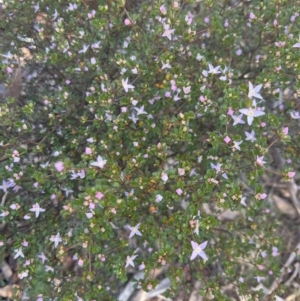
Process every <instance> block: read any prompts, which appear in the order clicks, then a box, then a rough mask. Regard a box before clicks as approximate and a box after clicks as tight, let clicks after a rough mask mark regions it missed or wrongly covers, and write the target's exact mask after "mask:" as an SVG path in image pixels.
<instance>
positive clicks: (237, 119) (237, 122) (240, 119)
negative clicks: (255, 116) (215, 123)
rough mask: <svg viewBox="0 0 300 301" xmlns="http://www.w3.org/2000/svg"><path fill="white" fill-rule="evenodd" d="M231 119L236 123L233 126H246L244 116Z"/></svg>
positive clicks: (233, 116)
mask: <svg viewBox="0 0 300 301" xmlns="http://www.w3.org/2000/svg"><path fill="white" fill-rule="evenodd" d="M231 117H232V118H233V120H234V122H233V126H235V125H237V124H239V123H240V124H244V123H245V121H244V120H243V119H242V118H243V114H240V115H239V116H235V115H231Z"/></svg>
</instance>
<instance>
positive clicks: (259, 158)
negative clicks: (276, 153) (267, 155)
mask: <svg viewBox="0 0 300 301" xmlns="http://www.w3.org/2000/svg"><path fill="white" fill-rule="evenodd" d="M266 163H267V162H265V161H264V156H261V157H259V156H256V164H257V165H259V166H263V165H264V164H266Z"/></svg>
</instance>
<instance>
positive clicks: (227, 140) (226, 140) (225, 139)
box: [224, 136, 231, 144]
mask: <svg viewBox="0 0 300 301" xmlns="http://www.w3.org/2000/svg"><path fill="white" fill-rule="evenodd" d="M230 141H231V139H230V138H229V137H228V136H226V137H225V138H224V142H225V143H226V144H228V143H229V142H230Z"/></svg>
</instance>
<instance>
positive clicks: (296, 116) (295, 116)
mask: <svg viewBox="0 0 300 301" xmlns="http://www.w3.org/2000/svg"><path fill="white" fill-rule="evenodd" d="M290 114H291V117H292V118H293V119H300V112H298V111H291V112H290Z"/></svg>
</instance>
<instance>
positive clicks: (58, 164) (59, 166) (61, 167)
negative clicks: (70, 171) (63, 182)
mask: <svg viewBox="0 0 300 301" xmlns="http://www.w3.org/2000/svg"><path fill="white" fill-rule="evenodd" d="M54 166H55V168H56V170H57V171H58V172H62V171H63V170H64V168H65V167H64V163H63V162H61V161H59V162H56V163H55V164H54Z"/></svg>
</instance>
